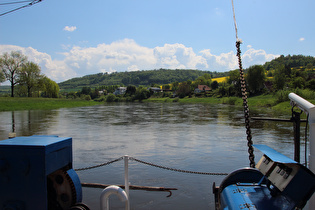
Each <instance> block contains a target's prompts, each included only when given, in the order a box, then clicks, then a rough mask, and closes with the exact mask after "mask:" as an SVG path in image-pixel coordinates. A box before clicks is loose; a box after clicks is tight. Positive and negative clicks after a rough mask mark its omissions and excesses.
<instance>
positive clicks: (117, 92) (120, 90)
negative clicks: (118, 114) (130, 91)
mask: <svg viewBox="0 0 315 210" xmlns="http://www.w3.org/2000/svg"><path fill="white" fill-rule="evenodd" d="M126 90H127V88H126V87H119V88H117V89H116V90H115V92H114V93H113V94H114V95H115V96H117V95H123V94H125V92H126Z"/></svg>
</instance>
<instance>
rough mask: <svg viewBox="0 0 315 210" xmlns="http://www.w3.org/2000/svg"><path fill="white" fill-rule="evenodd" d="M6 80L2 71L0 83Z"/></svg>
mask: <svg viewBox="0 0 315 210" xmlns="http://www.w3.org/2000/svg"><path fill="white" fill-rule="evenodd" d="M4 81H5V76H4V74H3V72H2V71H0V83H1V82H4Z"/></svg>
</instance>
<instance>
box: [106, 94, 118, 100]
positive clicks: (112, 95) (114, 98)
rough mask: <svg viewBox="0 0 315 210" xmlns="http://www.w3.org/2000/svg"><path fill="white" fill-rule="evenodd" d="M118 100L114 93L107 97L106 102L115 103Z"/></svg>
mask: <svg viewBox="0 0 315 210" xmlns="http://www.w3.org/2000/svg"><path fill="white" fill-rule="evenodd" d="M115 100H116V96H115V95H114V94H113V93H110V94H108V95H107V97H106V102H114V101H115Z"/></svg>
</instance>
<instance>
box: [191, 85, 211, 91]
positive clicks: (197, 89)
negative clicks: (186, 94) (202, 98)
mask: <svg viewBox="0 0 315 210" xmlns="http://www.w3.org/2000/svg"><path fill="white" fill-rule="evenodd" d="M210 90H211V88H209V87H208V86H207V85H198V87H197V88H196V89H195V91H194V92H195V93H203V92H208V91H210Z"/></svg>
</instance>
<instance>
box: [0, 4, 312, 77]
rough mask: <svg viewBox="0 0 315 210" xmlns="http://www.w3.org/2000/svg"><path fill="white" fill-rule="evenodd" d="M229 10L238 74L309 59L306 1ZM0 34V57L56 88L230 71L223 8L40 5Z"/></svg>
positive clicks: (6, 22) (0, 24)
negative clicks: (98, 79) (74, 82)
mask: <svg viewBox="0 0 315 210" xmlns="http://www.w3.org/2000/svg"><path fill="white" fill-rule="evenodd" d="M15 1H19V0H0V4H2V3H7V2H15ZM25 4H26V3H21V4H12V5H5V6H3V5H1V6H0V12H1V13H3V12H5V11H9V10H10V9H13V8H17V7H19V6H23V5H25ZM234 6H235V12H236V21H237V26H238V36H239V38H241V39H242V40H243V45H242V55H243V65H244V67H245V68H247V67H249V66H250V65H255V64H263V63H265V62H266V61H270V60H272V59H274V58H275V57H277V56H279V55H281V54H283V55H288V54H291V55H295V54H302V55H311V56H315V48H314V47H315V36H314V32H315V28H314V23H313V21H314V20H315V13H314V12H313V10H314V8H315V2H314V1H312V0H301V1H296V0H286V1H284V0H273V1H271V0H265V1H258V0H234ZM0 30H1V33H0V53H1V54H2V53H4V52H10V51H12V50H19V51H21V52H22V53H23V54H25V55H27V56H28V58H29V60H31V61H34V62H36V63H38V64H39V65H40V66H41V69H42V72H43V73H44V74H46V75H47V76H48V77H49V78H51V79H53V80H55V81H57V82H61V81H64V80H66V79H69V78H72V77H78V76H83V75H87V74H94V73H99V72H108V73H111V72H115V71H135V70H151V69H159V68H170V69H176V68H177V69H182V68H183V69H185V68H186V69H200V70H210V71H229V70H232V69H236V68H237V67H238V66H237V60H236V56H235V52H236V49H235V29H234V22H233V13H232V4H231V1H230V0H207V1H206V0H194V1H188V0H111V1H109V0H91V1H83V0H43V1H42V2H40V3H38V4H36V5H33V6H31V7H27V8H24V9H21V10H18V11H16V12H13V13H10V14H7V15H4V16H0Z"/></svg>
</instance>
